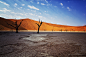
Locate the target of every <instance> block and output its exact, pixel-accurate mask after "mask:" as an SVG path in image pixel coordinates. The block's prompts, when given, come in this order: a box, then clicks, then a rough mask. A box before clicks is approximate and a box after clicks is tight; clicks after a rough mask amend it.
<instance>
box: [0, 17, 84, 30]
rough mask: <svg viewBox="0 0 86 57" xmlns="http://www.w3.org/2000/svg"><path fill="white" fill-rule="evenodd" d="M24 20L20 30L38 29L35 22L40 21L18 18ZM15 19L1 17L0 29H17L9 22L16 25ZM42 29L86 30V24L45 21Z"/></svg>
mask: <svg viewBox="0 0 86 57" xmlns="http://www.w3.org/2000/svg"><path fill="white" fill-rule="evenodd" d="M21 20H23V21H22V24H21V25H20V27H19V30H37V29H38V26H37V25H36V24H35V23H38V21H35V20H31V19H29V18H26V19H20V20H17V21H18V24H19V23H20V22H21ZM15 21H16V20H15V19H5V18H2V17H0V30H15V28H13V27H12V26H9V25H8V24H7V23H9V24H11V25H13V26H15V25H14V22H15ZM40 30H41V31H86V26H67V25H58V24H51V23H46V22H43V24H42V25H41V27H40Z"/></svg>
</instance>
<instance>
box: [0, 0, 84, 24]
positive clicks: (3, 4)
mask: <svg viewBox="0 0 86 57" xmlns="http://www.w3.org/2000/svg"><path fill="white" fill-rule="evenodd" d="M0 17H5V18H7V19H15V18H16V19H23V18H30V19H33V20H36V21H38V20H39V19H41V20H42V21H43V22H48V23H53V24H61V25H70V26H83V25H86V0H0Z"/></svg>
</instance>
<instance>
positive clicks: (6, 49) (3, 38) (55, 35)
mask: <svg viewBox="0 0 86 57" xmlns="http://www.w3.org/2000/svg"><path fill="white" fill-rule="evenodd" d="M0 57H86V33H81V32H40V33H39V34H37V33H36V32H19V33H15V32H0Z"/></svg>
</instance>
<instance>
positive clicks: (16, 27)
mask: <svg viewBox="0 0 86 57" xmlns="http://www.w3.org/2000/svg"><path fill="white" fill-rule="evenodd" d="M22 21H23V20H22ZM22 21H21V22H20V24H19V25H18V24H17V21H16V22H15V23H14V25H15V26H13V25H11V24H8V23H7V24H8V25H10V26H12V27H14V28H15V29H16V33H18V28H19V26H20V25H21V23H22Z"/></svg>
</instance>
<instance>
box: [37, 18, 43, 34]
mask: <svg viewBox="0 0 86 57" xmlns="http://www.w3.org/2000/svg"><path fill="white" fill-rule="evenodd" d="M42 23H43V22H42V21H41V22H40V19H39V23H36V24H37V25H38V32H37V33H39V29H40V26H41V25H42Z"/></svg>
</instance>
